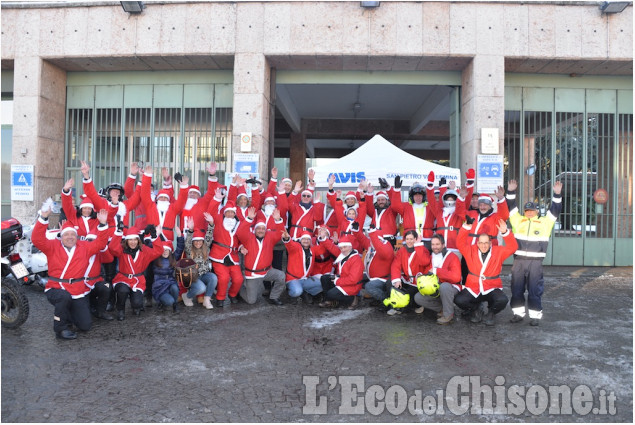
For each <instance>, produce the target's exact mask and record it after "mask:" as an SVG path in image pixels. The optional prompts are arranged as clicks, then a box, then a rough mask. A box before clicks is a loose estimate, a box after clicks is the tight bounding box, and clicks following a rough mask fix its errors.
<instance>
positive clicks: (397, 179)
mask: <svg viewBox="0 0 635 425" xmlns="http://www.w3.org/2000/svg"><path fill="white" fill-rule="evenodd" d="M402 184H403V181H401V177H400V176H395V189H401V185H402Z"/></svg>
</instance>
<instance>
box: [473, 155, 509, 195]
mask: <svg viewBox="0 0 635 425" xmlns="http://www.w3.org/2000/svg"><path fill="white" fill-rule="evenodd" d="M503 171H504V169H503V155H478V157H477V169H476V185H477V188H476V191H477V192H478V193H495V192H496V190H497V188H498V186H503V184H504V182H503Z"/></svg>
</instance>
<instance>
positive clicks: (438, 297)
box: [415, 233, 463, 325]
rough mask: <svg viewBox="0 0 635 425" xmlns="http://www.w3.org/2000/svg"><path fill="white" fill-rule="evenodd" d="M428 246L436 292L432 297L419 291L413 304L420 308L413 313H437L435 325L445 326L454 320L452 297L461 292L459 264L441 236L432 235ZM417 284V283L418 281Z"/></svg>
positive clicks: (457, 258)
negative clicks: (427, 310)
mask: <svg viewBox="0 0 635 425" xmlns="http://www.w3.org/2000/svg"><path fill="white" fill-rule="evenodd" d="M430 244H431V247H432V253H431V255H430V261H431V265H432V269H431V270H430V271H431V274H432V275H434V276H435V277H436V280H437V287H438V292H436V293H435V294H434V296H430V294H426V295H423V294H422V293H421V290H420V291H419V292H417V293H416V294H415V303H416V304H418V305H419V306H420V307H418V308H416V309H415V313H419V314H421V313H423V310H424V308H428V309H430V310H432V311H434V312H436V313H438V319H437V323H438V324H439V325H447V324H449V323H450V322H452V319H453V318H454V297H455V296H456V294H458V293H459V292H460V291H461V290H463V287H462V286H461V262H460V261H459V257H457V256H456V255H455V254H454V253H453V252H452V251H450V250H448V249H447V248H446V246H445V241H444V239H443V236H442V235H440V234H438V233H437V234H435V235H433V236H432V239H431V241H430ZM424 279H425V278H424ZM424 279H422V280H424ZM417 283H419V281H418V280H417Z"/></svg>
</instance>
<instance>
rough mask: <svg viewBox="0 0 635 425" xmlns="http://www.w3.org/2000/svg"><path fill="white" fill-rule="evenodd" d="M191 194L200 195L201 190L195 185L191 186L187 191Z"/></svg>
mask: <svg viewBox="0 0 635 425" xmlns="http://www.w3.org/2000/svg"><path fill="white" fill-rule="evenodd" d="M190 192H196V193H198V194H199V195H200V194H201V189H200V188H199V187H198V186H196V185H194V184H193V185H190V187H189V188H188V189H187V193H188V194H189V193H190Z"/></svg>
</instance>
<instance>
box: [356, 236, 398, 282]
mask: <svg viewBox="0 0 635 425" xmlns="http://www.w3.org/2000/svg"><path fill="white" fill-rule="evenodd" d="M368 236H369V237H366V236H364V233H363V232H357V233H356V237H357V240H358V241H359V243H360V246H361V247H362V249H363V250H365V251H366V257H364V270H365V272H366V276H368V279H369V280H381V281H382V282H385V281H387V280H388V279H389V278H390V268H391V266H392V262H393V260H394V259H395V251H394V249H393V247H392V244H391V243H390V242H388V241H386V240H385V239H384V238H382V237H381V236H380V235H379V232H377V230H376V229H373V228H371V229H370V230H369V231H368ZM369 238H370V239H369Z"/></svg>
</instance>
